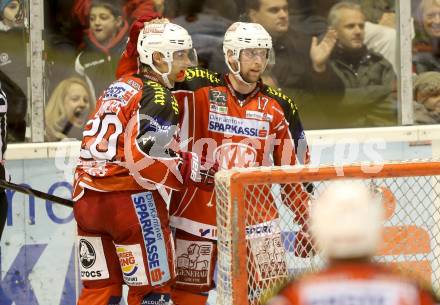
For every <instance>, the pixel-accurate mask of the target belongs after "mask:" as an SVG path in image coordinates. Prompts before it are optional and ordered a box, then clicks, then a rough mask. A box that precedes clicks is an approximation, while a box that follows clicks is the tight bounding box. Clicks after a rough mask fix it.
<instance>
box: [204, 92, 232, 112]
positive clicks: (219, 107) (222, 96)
mask: <svg viewBox="0 0 440 305" xmlns="http://www.w3.org/2000/svg"><path fill="white" fill-rule="evenodd" d="M226 100H227V98H226V92H222V91H219V90H209V111H210V112H216V113H222V114H226V113H228V107H227V104H226V103H227V102H226Z"/></svg>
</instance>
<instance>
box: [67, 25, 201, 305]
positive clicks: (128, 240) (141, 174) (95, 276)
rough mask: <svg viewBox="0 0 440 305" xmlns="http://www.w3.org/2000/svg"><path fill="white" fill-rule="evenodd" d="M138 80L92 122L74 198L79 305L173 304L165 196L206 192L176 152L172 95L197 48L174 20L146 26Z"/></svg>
mask: <svg viewBox="0 0 440 305" xmlns="http://www.w3.org/2000/svg"><path fill="white" fill-rule="evenodd" d="M137 41H138V43H137V52H138V53H139V55H140V56H139V61H140V65H139V71H138V73H137V74H133V75H128V76H124V77H121V78H119V79H118V80H116V81H115V82H113V83H112V84H111V85H110V86H109V87H108V88H107V89H106V90H105V91H104V92H103V94H102V96H101V97H100V98H99V99H98V101H97V104H96V109H95V112H94V113H93V115H92V116H91V118H90V120H89V121H88V122H87V124H86V126H85V128H84V133H83V141H82V143H81V152H80V159H79V162H78V165H77V167H76V172H75V181H74V191H73V198H74V201H75V206H74V214H75V219H76V221H77V225H78V228H77V229H78V245H79V246H78V249H79V250H80V251H79V253H78V254H79V261H80V271H81V272H80V274H81V280H82V282H83V286H84V288H83V290H82V293H81V296H80V298H79V301H78V304H79V305H86V304H87V305H108V304H119V302H120V300H121V296H122V286H123V285H124V284H125V285H127V286H128V287H129V289H128V304H129V305H140V304H158V302H161V304H172V301H171V296H170V289H171V288H170V284H171V283H172V282H173V281H174V278H175V268H174V262H175V257H174V251H173V239H172V236H171V231H170V228H169V217H168V210H167V206H166V203H165V201H164V200H163V198H162V196H161V195H160V194H159V191H160V190H163V189H168V190H182V189H183V188H184V187H185V186H187V185H188V184H191V183H195V184H197V183H203V182H200V180H194V178H197V177H200V175H199V172H198V170H200V169H201V168H200V167H199V166H198V165H194V164H193V163H192V162H193V160H194V158H188V157H185V156H187V154H184V153H180V152H178V151H176V147H177V148H178V145H177V144H176V143H175V142H176V141H177V138H176V131H177V130H178V128H177V126H178V124H179V109H178V105H177V102H176V100H175V98H174V97H173V95H172V94H171V92H170V90H169V89H170V88H172V87H173V86H174V84H175V82H177V81H179V80H183V78H184V75H185V71H186V70H187V68H188V67H190V66H191V65H195V64H196V63H197V62H196V58H197V57H196V54H195V51H194V50H193V49H192V40H191V37H190V36H189V35H188V32H187V31H186V30H185V29H183V28H182V27H180V26H178V25H175V24H172V23H169V22H167V21H165V22H163V21H152V22H149V23H145V25H143V28H142V30H141V32H140V34H139V36H138V39H137Z"/></svg>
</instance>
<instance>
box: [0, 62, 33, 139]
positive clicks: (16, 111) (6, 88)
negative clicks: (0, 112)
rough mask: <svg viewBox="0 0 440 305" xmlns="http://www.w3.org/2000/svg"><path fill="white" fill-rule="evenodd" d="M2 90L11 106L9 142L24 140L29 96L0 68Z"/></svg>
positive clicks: (8, 128)
mask: <svg viewBox="0 0 440 305" xmlns="http://www.w3.org/2000/svg"><path fill="white" fill-rule="evenodd" d="M0 82H1V84H2V90H3V92H4V94H5V95H6V98H7V100H8V102H9V104H10V105H12V106H11V107H8V112H7V115H6V118H7V131H8V132H7V142H8V143H16V142H24V140H25V134H26V115H27V112H26V111H27V98H26V95H25V94H24V92H23V91H22V90H21V88H20V87H19V86H18V85H17V84H16V83H15V82H14V81H12V80H11V79H10V78H9V77H8V75H6V74H5V73H3V72H2V70H1V69H0Z"/></svg>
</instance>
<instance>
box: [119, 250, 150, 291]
mask: <svg viewBox="0 0 440 305" xmlns="http://www.w3.org/2000/svg"><path fill="white" fill-rule="evenodd" d="M115 246H116V253H117V254H118V258H119V263H120V265H121V270H122V276H123V277H124V282H125V283H126V284H127V285H129V286H142V285H148V279H147V273H146V272H145V266H144V261H143V258H142V250H141V246H140V245H115Z"/></svg>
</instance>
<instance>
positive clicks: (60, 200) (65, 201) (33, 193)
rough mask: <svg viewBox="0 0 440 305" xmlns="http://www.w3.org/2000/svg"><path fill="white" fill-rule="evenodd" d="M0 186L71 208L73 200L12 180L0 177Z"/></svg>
mask: <svg viewBox="0 0 440 305" xmlns="http://www.w3.org/2000/svg"><path fill="white" fill-rule="evenodd" d="M0 188H5V189H10V190H14V191H17V192H20V193H23V194H27V195H29V196H34V197H38V198H41V199H45V200H49V201H52V202H55V203H58V204H61V205H64V206H66V207H69V208H73V201H72V200H69V199H65V198H61V197H58V196H55V195H51V194H47V193H44V192H41V191H38V190H34V189H33V188H30V187H26V186H23V185H19V184H15V183H12V182H8V181H6V180H4V179H0Z"/></svg>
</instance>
